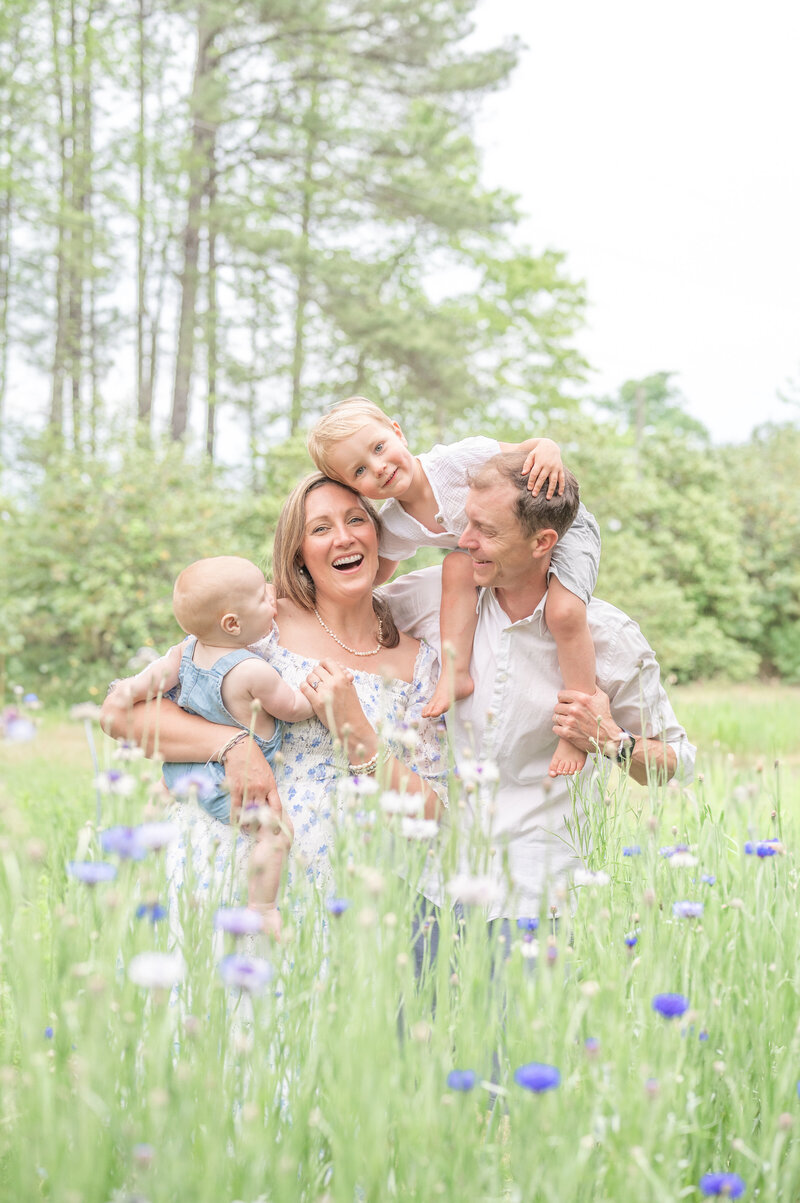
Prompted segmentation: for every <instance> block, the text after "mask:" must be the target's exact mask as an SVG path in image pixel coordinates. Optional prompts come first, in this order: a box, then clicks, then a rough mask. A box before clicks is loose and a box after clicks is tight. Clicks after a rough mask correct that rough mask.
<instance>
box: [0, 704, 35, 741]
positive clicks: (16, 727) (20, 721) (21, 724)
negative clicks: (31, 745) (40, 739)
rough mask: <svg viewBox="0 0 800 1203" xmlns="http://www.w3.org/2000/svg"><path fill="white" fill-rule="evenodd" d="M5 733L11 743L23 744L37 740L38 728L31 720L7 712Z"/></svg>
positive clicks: (14, 712) (4, 725)
mask: <svg viewBox="0 0 800 1203" xmlns="http://www.w3.org/2000/svg"><path fill="white" fill-rule="evenodd" d="M3 733H4V734H5V737H6V739H7V740H9V742H10V743H15V744H22V743H27V741H28V740H30V739H35V738H36V727H35V726H34V724H33V723H32V722H31V720H30V719H29V718H22V717H21V716H20V715H19V714H17V712H16V711H8V710H7V711H6V713H5V714H4V716H3Z"/></svg>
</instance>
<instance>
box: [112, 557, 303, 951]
mask: <svg viewBox="0 0 800 1203" xmlns="http://www.w3.org/2000/svg"><path fill="white" fill-rule="evenodd" d="M172 605H173V610H174V613H175V618H176V619H177V621H178V624H179V626H181V627H182V628H183V630H184V631H186V632H187V634H188V636H189V638H188V639H186V640H184V642H183V643H179V644H177V645H176V646H175V647H173V648H170V650H169V651H168V652H167V654H166V655H165V656H162V657H161V658H160V659H159V660H154V661H153V663H152V664H149V665H148V666H147V668H145V669H144V670H143V671H142V672H140V673H138V674H137V675H136V676H135V677H130V678H128V679H126V680H124V681H121V682H120V683H119V686H118V688H119V689H123V690H124V691H125V694H126V695H127V698H128V700H129V702H130V704H131V705H133V704H134V703H135V702H143V701H146V700H147V699H148V698H152V697H154V696H155V695H156V694H158V693H166V692H167V691H168V690H170V689H172V688H174V687H176V686H180V695H179V696H178V698H177V702H178V705H179V706H181V707H182V708H183V709H184V710H188V711H189V712H190V713H191V714H199V715H200V716H201V717H202V718H207V719H209V720H210V721H211V722H214V723H224V724H226V725H229V726H231V727H235V728H238V729H239V731H238V734H234V735H233V736H232V737H231V739H230V740H229V741H228V743H227V744H225V745H224V746H223V748H221V749H220V752H219V753H218V754H217V757H216V759H215V761H213V762H210V763H209V764H207V765H198V764H177V763H174V762H170V763H166V764H165V765H164V768H163V772H164V780H165V781H166V783H167V785H168V786H169V787H170V788H172V787H174V786H175V785H176V784H177V783H178V782H179V780H180V778H181V777H184V776H185V775H186V774H187V773H192V772H197V773H199V774H201V775H202V776H205V777H206V778H207V779H209V782H210V788H209V789H208V790H207V791H203V790H198V802H199V803H200V805H201V806H202V807H203V808H204V809H205V810H206V811H208V813H209V814H210V815H212V816H213V817H214V818H215V819H220V820H221V821H222V822H223V823H229V822H230V818H231V806H230V798H229V795H228V793H227V791H226V790H225V789H224V786H223V781H224V777H225V769H224V767H223V765H222V763H221V761H222V760H224V755H225V753H226V752H227V751H228V750H229V749H230V748H231V747H232V745H233V744H234V743H236V742H239V741H240V740H242V739H246V738H248V735H249V732H250V729H251V726H252V731H253V737H254V739H255V741H256V743H257V744H258V746H259V748H260V749H261V751H262V753H263V754H264V756H265V757H266V759H267V761H268V762H269V763H270V765H271V764H272V760H273V757H274V755H275V753H276V752H277V750H278V749H279V747H280V744H281V731H282V728H281V722H280V721H278V720H284V721H285V722H290V723H291V722H297V721H298V720H299V719H306V718H311V716H312V714H313V710H312V707H311V704H310V702H307V701H306V699H305V698H304V697H303V695H302V694H301V693H300V692H299V690H296V689H292V688H291V687H290V686H289V685H287V683H286V682H285V681H284V680H283V679H282V678H281V677H280V676H279V674H278V673H277V672H276V671H275V669H274V668H273V667H272V666H271V665H269V664H267V663H266V661H264V660H262V659H261V657H260V656H256V655H255V654H254V653H253V652H250V651H248V650H247V649H248V647H249V645H250V644H253V643H256V642H257V641H258V640H259V639H263V638H264V636H265V635H268V634H269V633H270V631H271V630H272V625H273V623H274V621H275V614H276V607H275V591H274V589H273V587H272V585H269V584H267V582H266V580H265V579H264V574H263V572H262V571H261V570H260V569H259V568H257V567H256V565H255V564H252V563H251V562H250V561H249V560H243V559H241V558H240V557H239V556H213V557H211V558H209V559H205V560H197V561H196V563H194V564H190V565H189V567H188V568H184V570H183V572H181V573H180V575H179V576H178V579H177V580H176V582H175V588H174V590H173V595H172ZM292 834H293V833H292V830H291V823H290V821H289V819H288V818H287V817H286V816H285V815H284V814H283V813H281V814H280V815H277V814H276V815H275V816H274V817H273V821H272V822H271V823H267V824H266V825H263V824H261V825H259V828H258V833H257V835H256V843H255V845H254V847H253V851H252V853H251V856H250V865H249V879H250V884H249V896H248V906H249V907H250V908H251V909H253V910H256V911H258V912H259V913H260V914H261V916H262V922H263V926H264V928H265V930H267V931H271V932H272V933H273V934H275V935H277V934H279V932H280V920H279V918H278V913H277V902H276V899H277V895H278V888H279V885H280V877H281V872H282V869H283V862H284V859H285V856H286V852H287V851H288V849H289V847H290V846H291V841H292Z"/></svg>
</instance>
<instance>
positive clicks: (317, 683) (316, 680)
mask: <svg viewBox="0 0 800 1203" xmlns="http://www.w3.org/2000/svg"><path fill="white" fill-rule="evenodd" d="M309 685H310V686H311V688H312V689H319V686H320V680H319V677H314V679H313V681H309Z"/></svg>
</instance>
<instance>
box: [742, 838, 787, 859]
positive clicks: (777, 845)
mask: <svg viewBox="0 0 800 1203" xmlns="http://www.w3.org/2000/svg"><path fill="white" fill-rule="evenodd" d="M781 848H782V846H781V842H780V840H757V841H755V842H754V841H753V840H748V841H747V843H746V844H745V846H744V852H745V856H753V855H755V856H760V857H761V858H762V859H763V858H764V857H765V856H777V855H778V853H779V852H780V851H781Z"/></svg>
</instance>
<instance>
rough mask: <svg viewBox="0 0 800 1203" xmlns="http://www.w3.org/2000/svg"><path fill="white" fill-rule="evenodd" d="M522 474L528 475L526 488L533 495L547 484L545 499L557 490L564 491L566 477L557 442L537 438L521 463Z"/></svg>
mask: <svg viewBox="0 0 800 1203" xmlns="http://www.w3.org/2000/svg"><path fill="white" fill-rule="evenodd" d="M522 475H523V476H527V477H528V488H529V489H530V491H531V493H532V494H533V496H534V497H536V496H537V495H538V493H539V490H540V489H543V488H544V486H545V483H546V484H547V500H548V501H549V500H550V498H551V497H552V496H553V494H554V493H556V492H558V494H559V496H560V495H561V494H562V493H563V492H564V485H565V483H566V478H565V476H564V464H563V462H562V459H561V451H560V449H559V446H558V443H554V442H553V440H552V439H539V440H538V441H537V444H536V446H535V448H534V449H533V451H529V452H528V455H527V457H526V459H525V463H524V464H523V465H522Z"/></svg>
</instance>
